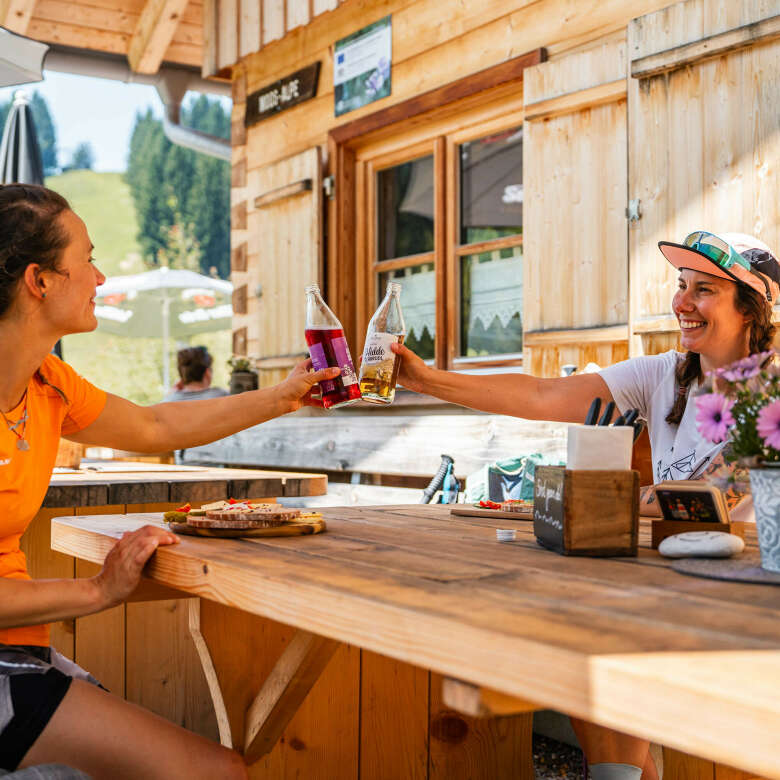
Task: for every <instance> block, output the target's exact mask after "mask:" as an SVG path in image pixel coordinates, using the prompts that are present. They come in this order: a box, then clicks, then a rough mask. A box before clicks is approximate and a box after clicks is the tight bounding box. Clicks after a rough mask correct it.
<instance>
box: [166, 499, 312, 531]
mask: <svg viewBox="0 0 780 780" xmlns="http://www.w3.org/2000/svg"><path fill="white" fill-rule="evenodd" d="M300 514H301V512H300V510H299V509H288V508H286V507H283V506H282V505H281V504H277V503H275V502H269V501H258V500H252V499H247V500H246V501H236V500H235V499H234V498H231V499H229V500H228V501H212V502H211V503H208V504H203V505H202V506H201V507H200V508H194V507H193V506H192V505H191V504H190V503H186V504H184V505H183V506H180V507H178V508H177V509H176V510H174V511H171V512H165V513H164V514H163V520H165V522H166V523H189V524H191V525H195V524H197V525H198V526H199V527H208V526H209V525H213V526H216V527H229V526H226V525H224V523H226V522H238V521H241V522H244V523H251V525H242V526H240V527H242V528H246V527H268V526H271V525H280V524H282V523H285V522H289V521H290V520H295V519H297V518H298V517H300ZM233 527H237V526H233Z"/></svg>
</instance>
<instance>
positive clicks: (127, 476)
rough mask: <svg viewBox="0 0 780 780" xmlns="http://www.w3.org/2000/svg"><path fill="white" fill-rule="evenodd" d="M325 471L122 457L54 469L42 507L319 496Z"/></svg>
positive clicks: (324, 484)
mask: <svg viewBox="0 0 780 780" xmlns="http://www.w3.org/2000/svg"><path fill="white" fill-rule="evenodd" d="M327 490H328V478H327V476H326V475H325V474H304V473H298V472H292V471H261V470H258V469H220V468H204V467H200V466H171V465H166V464H158V463H136V462H122V461H95V462H84V463H83V464H82V466H81V468H80V469H55V472H54V473H53V474H52V477H51V481H50V482H49V490H48V491H47V493H46V497H45V499H44V501H43V506H44V507H59V506H61V507H66V506H107V505H109V504H161V503H169V502H178V503H185V502H186V501H192V502H199V501H208V500H213V499H214V497H215V496H217V495H219V496H222V495H223V494H226V495H227V496H232V497H233V498H272V497H281V496H285V497H288V496H321V495H324V494H325V493H326V492H327Z"/></svg>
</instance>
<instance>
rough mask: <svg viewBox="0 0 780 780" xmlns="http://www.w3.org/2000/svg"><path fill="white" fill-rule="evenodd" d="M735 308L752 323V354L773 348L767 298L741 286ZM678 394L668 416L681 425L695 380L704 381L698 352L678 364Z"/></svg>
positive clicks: (772, 331)
mask: <svg viewBox="0 0 780 780" xmlns="http://www.w3.org/2000/svg"><path fill="white" fill-rule="evenodd" d="M736 287H737V291H736V297H735V300H734V306H735V308H736V309H737V311H738V312H739V313H740V314H742V315H744V316H745V317H747V318H748V319H749V320H750V341H749V344H748V347H749V350H750V351H749V354H751V355H754V354H755V353H756V352H764V351H765V350H768V349H770V348H771V347H772V341H773V340H774V336H775V331H776V328H775V326H774V325H773V324H772V309H771V308H770V307H769V306H767V302H766V298H764V296H763V295H761V294H760V293H758V292H756V290H754V289H753V288H751V287H748V286H747V285H744V284H737V285H736ZM674 378H675V387H676V388H677V393H676V395H675V397H674V403H673V404H672V408H671V409H670V410H669V414H667V415H666V422H668V423H669V424H670V425H679V424H680V420H682V417H683V414H684V413H685V405H686V404H687V403H688V393H689V391H690V387H691V385H692V384H693V382H694V380H699V381H701V380H702V379H703V378H704V377H703V375H702V371H701V357H700V355H699V353H698V352H687V353H686V355H685V357H683V359H682V360H681V361H680V362H679V363H678V365H677V368H676V369H675V372H674Z"/></svg>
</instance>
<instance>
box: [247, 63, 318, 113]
mask: <svg viewBox="0 0 780 780" xmlns="http://www.w3.org/2000/svg"><path fill="white" fill-rule="evenodd" d="M319 78H320V63H319V62H315V63H313V64H312V65H307V66H306V67H305V68H302V69H301V70H297V71H295V73H292V74H290V75H289V76H285V77H284V78H283V79H279V81H274V83H273V84H269V85H268V86H265V87H263V88H262V89H258V90H257V91H256V92H253V93H252V94H251V95H250V96H249V97H248V98H247V100H246V119H245V120H244V122H245V124H246V126H247V127H250V126H251V125H255V124H257V123H258V122H262V121H263V119H268V117H270V116H276V114H278V113H280V112H281V111H284V110H286V109H288V108H292V107H293V106H297V105H298V104H300V103H304V102H305V101H307V100H311V99H312V98H313V97H316V95H317V83H318V82H319Z"/></svg>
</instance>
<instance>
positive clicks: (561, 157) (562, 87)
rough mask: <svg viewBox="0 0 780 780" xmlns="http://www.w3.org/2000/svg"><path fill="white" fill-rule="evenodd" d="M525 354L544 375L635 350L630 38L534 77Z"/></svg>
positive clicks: (526, 154) (533, 72)
mask: <svg viewBox="0 0 780 780" xmlns="http://www.w3.org/2000/svg"><path fill="white" fill-rule="evenodd" d="M524 104H525V124H524V134H525V135H524V151H523V178H524V182H523V189H524V195H525V199H524V215H523V251H524V302H523V308H524V313H523V329H524V358H523V362H524V365H525V366H526V370H527V371H530V373H532V374H535V375H537V376H544V375H547V376H549V375H557V374H558V373H559V370H560V366H561V365H562V364H565V363H574V364H575V365H577V366H579V368H583V367H584V366H585V365H586V364H587V363H588V362H591V361H594V362H597V363H599V364H600V365H607V364H610V363H613V362H615V361H617V360H621V359H623V358H624V357H626V356H627V328H626V324H625V323H626V321H627V317H628V311H627V309H628V306H627V298H628V259H627V242H626V220H625V207H626V187H627V172H626V134H627V129H626V43H625V36H617V37H612V38H610V39H609V40H607V41H605V42H603V43H602V44H601V45H599V46H597V47H595V48H592V49H589V50H587V51H585V52H580V53H577V54H572V55H569V56H567V57H563V58H560V59H558V60H553V61H551V62H547V63H543V64H541V65H537V66H535V67H532V68H528V69H526V71H525V75H524Z"/></svg>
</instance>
